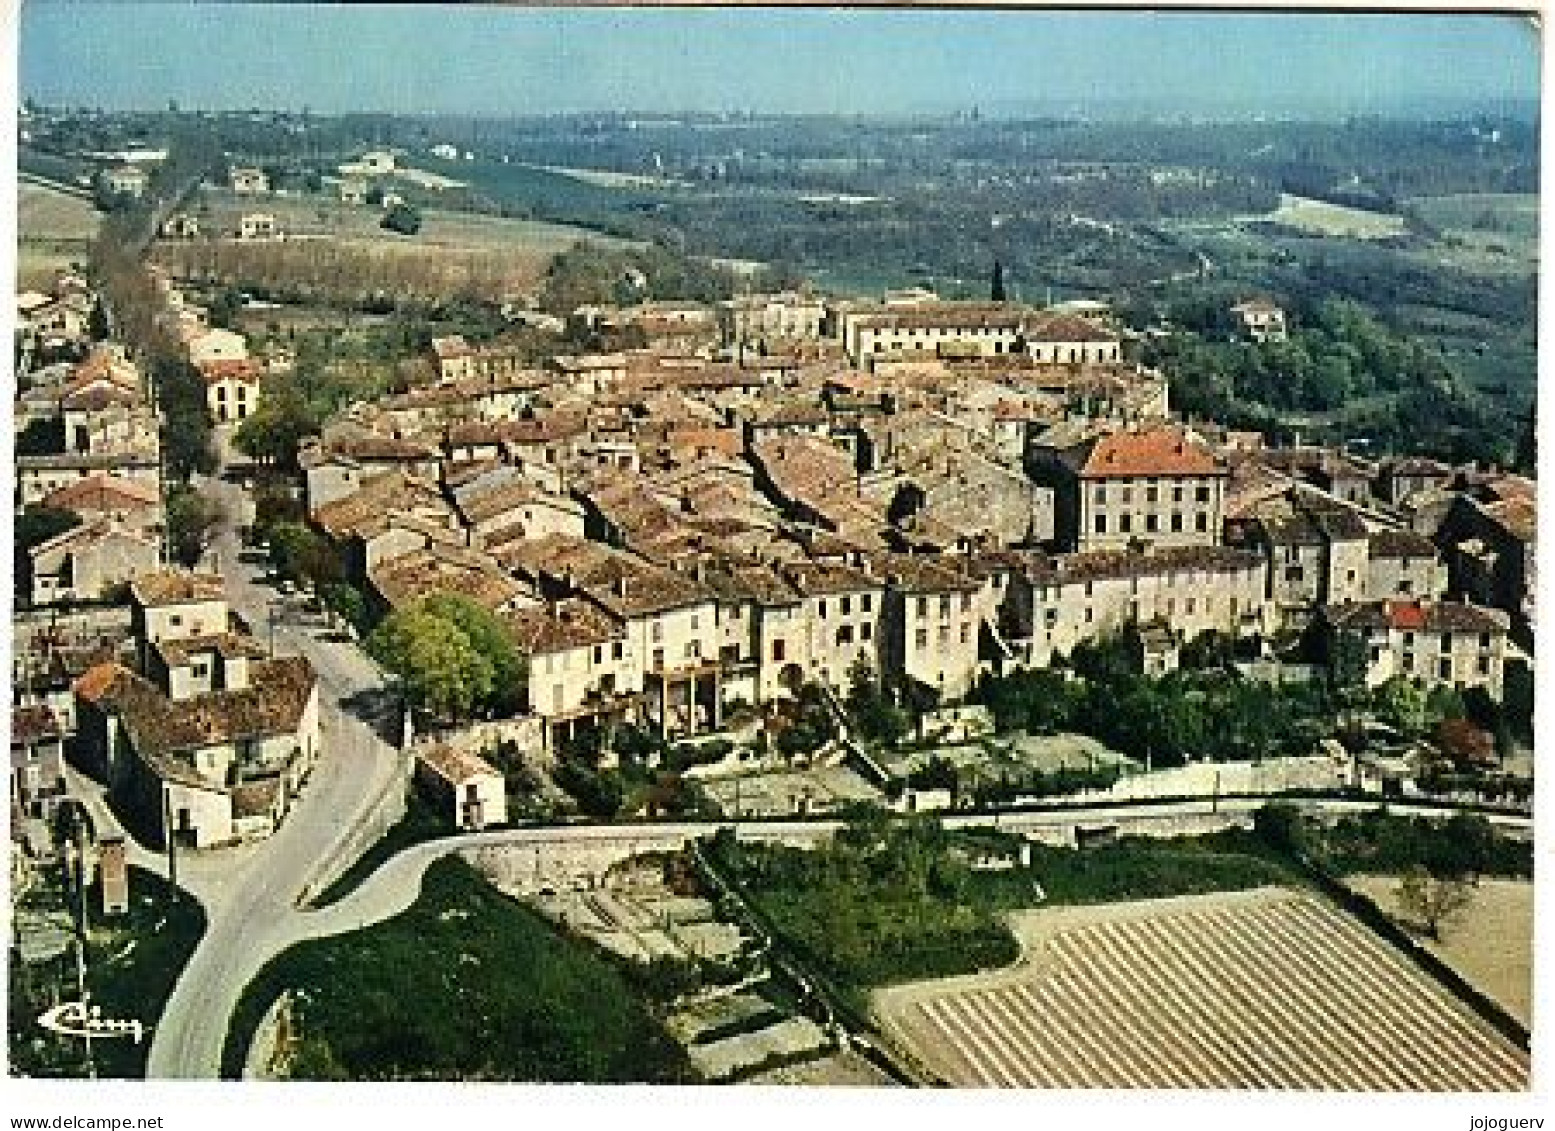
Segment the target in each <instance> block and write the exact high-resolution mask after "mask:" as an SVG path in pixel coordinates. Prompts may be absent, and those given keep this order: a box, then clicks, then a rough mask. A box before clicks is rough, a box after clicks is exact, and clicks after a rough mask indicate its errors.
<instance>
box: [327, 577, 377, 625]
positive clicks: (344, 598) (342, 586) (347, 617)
mask: <svg viewBox="0 0 1555 1131" xmlns="http://www.w3.org/2000/svg"><path fill="white" fill-rule="evenodd" d="M319 595H320V597H321V598H322V599H323V601H324V606H325V608H327V609H329V610H330V611H331V612H333V613H334V614H335V615H336V616H338V617H340V619H341V620H343V621H345V622H346V623H347V624H349V625H350V626H351V627H352V628H354V629H356V631H357V632H359V633H360V632H365V631H366V630H367V599H366V598H365V597H363V596H362V594H361V592H360V591H359V590H358V589H357V588H356V587H355V586H353V585H348V584H346V583H345V582H344V581H336V582H332V583H331V584H328V585H325V586H324V587H323V588H322V589H321V590H320V592H319Z"/></svg>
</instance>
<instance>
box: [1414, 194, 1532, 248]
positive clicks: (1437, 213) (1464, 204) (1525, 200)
mask: <svg viewBox="0 0 1555 1131" xmlns="http://www.w3.org/2000/svg"><path fill="white" fill-rule="evenodd" d="M1410 205H1411V206H1412V207H1413V208H1414V209H1415V211H1416V212H1418V213H1420V215H1421V217H1422V218H1423V219H1425V221H1426V222H1427V223H1430V224H1434V225H1435V226H1437V227H1439V228H1455V229H1456V228H1467V229H1471V230H1476V231H1486V232H1498V233H1500V234H1503V235H1507V236H1512V237H1516V238H1518V239H1523V240H1537V239H1538V238H1539V197H1538V196H1537V194H1535V193H1501V192H1497V193H1490V192H1487V193H1463V194H1460V195H1457V196H1424V197H1419V198H1418V199H1416V200H1412V201H1410Z"/></svg>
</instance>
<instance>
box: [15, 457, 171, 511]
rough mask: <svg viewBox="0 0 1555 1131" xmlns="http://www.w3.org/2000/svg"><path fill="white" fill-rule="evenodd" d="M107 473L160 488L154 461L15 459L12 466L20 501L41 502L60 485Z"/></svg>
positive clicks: (67, 484)
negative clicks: (56, 463)
mask: <svg viewBox="0 0 1555 1131" xmlns="http://www.w3.org/2000/svg"><path fill="white" fill-rule="evenodd" d="M104 473H109V474H112V475H115V476H118V477H119V478H120V479H128V480H130V481H131V482H134V483H139V484H141V485H143V486H146V487H151V488H154V489H160V487H161V480H160V477H159V475H158V473H157V465H156V464H155V463H148V464H137V463H125V464H121V465H114V466H98V465H94V466H91V467H86V466H70V465H65V466H61V467H46V466H37V465H33V466H27V465H25V464H22V463H20V462H18V464H17V467H16V486H17V490H18V491H19V492H20V494H21V498H22V503H23V504H26V503H37V502H42V501H43V498H44V496H45V495H51V494H53V493H54V492H55V491H58V490H59V489H60V488H61V487H68V486H70V485H71V484H72V483H79V482H80V481H81V480H83V479H87V478H90V477H91V476H93V475H102V474H104Z"/></svg>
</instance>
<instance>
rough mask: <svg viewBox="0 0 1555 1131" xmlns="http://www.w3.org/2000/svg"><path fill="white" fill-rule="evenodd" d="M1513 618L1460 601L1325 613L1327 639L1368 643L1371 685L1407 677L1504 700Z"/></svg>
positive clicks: (1374, 604) (1378, 604) (1372, 605)
mask: <svg viewBox="0 0 1555 1131" xmlns="http://www.w3.org/2000/svg"><path fill="white" fill-rule="evenodd" d="M1509 626H1510V618H1509V617H1508V616H1507V614H1506V613H1504V612H1502V611H1501V610H1500V609H1489V608H1484V607H1482V606H1479V605H1470V604H1466V603H1460V602H1457V601H1434V602H1433V601H1397V600H1382V601H1367V602H1364V603H1360V604H1353V605H1341V606H1337V607H1330V608H1328V609H1325V610H1324V612H1323V630H1324V631H1323V634H1322V635H1323V638H1324V639H1325V640H1326V641H1327V643H1328V646H1329V647H1330V648H1331V647H1332V645H1333V641H1334V639H1335V638H1336V636H1337V635H1338V634H1339V633H1342V632H1353V633H1357V634H1358V635H1359V636H1360V637H1361V639H1362V640H1364V641H1365V643H1366V649H1367V651H1366V685H1367V686H1368V687H1375V686H1377V685H1378V684H1381V683H1385V682H1387V681H1388V680H1389V679H1391V678H1393V677H1394V676H1403V677H1404V678H1406V679H1412V680H1416V681H1419V682H1421V683H1423V684H1425V685H1426V686H1428V687H1436V686H1442V687H1452V688H1457V689H1458V690H1460V691H1461V690H1464V689H1467V688H1471V687H1482V688H1484V689H1485V691H1486V692H1487V693H1489V695H1490V696H1491V698H1493V699H1496V700H1499V699H1500V698H1501V695H1502V689H1503V678H1504V675H1505V668H1506V661H1507V658H1508V657H1507V633H1508V629H1509Z"/></svg>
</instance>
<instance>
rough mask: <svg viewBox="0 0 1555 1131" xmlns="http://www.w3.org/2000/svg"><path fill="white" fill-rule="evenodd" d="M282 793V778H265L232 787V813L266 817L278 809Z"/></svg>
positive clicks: (242, 815) (234, 814)
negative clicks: (277, 804) (277, 805)
mask: <svg viewBox="0 0 1555 1131" xmlns="http://www.w3.org/2000/svg"><path fill="white" fill-rule="evenodd" d="M280 795H281V779H280V778H278V777H277V778H263V779H261V780H258V781H247V782H243V783H242V784H241V785H235V786H233V787H232V815H233V816H234V817H265V816H270V815H272V814H274V813H275V811H276V802H277V801H278V800H279V799H280Z"/></svg>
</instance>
